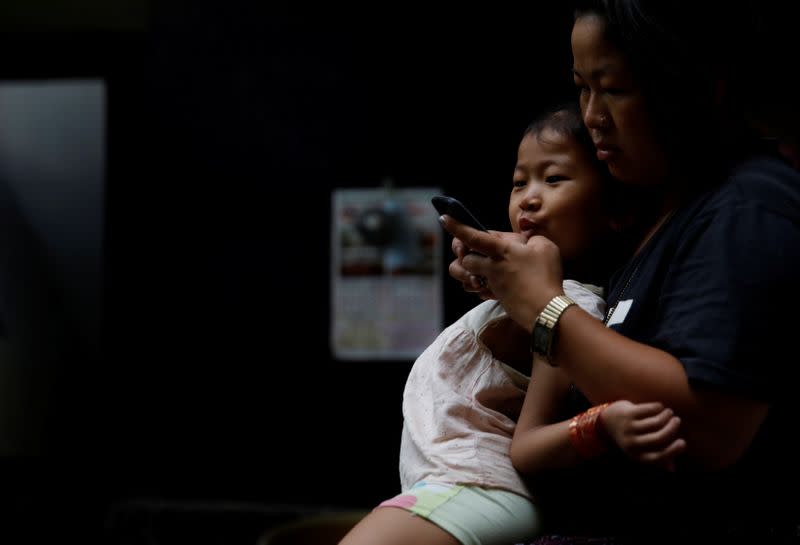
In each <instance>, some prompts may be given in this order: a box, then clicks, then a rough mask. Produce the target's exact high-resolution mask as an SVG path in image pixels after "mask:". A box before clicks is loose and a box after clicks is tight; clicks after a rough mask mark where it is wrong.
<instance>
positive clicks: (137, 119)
mask: <svg viewBox="0 0 800 545" xmlns="http://www.w3.org/2000/svg"><path fill="white" fill-rule="evenodd" d="M246 4H247V3H244V2H224V3H219V2H210V1H206V0H202V1H194V2H163V3H162V2H158V3H154V5H152V6H149V5H145V4H143V3H136V2H128V3H127V4H126V5H124V6H123V7H122V8H119V6H118V8H119V9H117V10H111V9H110V8H108V7H106V6H104V5H102V4H101V3H99V2H98V3H92V2H86V3H85V5H83V6H81V8H80V9H79V8H78V7H73V8H72V9H67V8H64V7H63V6H60V4H57V3H47V2H43V3H42V4H41V5H40V6H38V8H34V7H32V6H31V5H29V4H24V5H22V4H20V5H18V6H15V7H14V8H13V9H12V8H5V9H6V11H7V13H6V14H4V15H6V17H7V18H6V22H5V23H4V27H3V32H2V37H1V39H2V43H0V45H2V46H3V47H2V50H3V51H5V52H6V54H4V55H2V62H1V63H0V77H2V78H4V79H10V80H14V79H48V78H71V77H102V78H104V80H105V81H106V83H107V89H108V110H107V119H108V137H107V146H108V171H107V186H106V191H107V202H106V233H105V237H106V241H105V252H106V261H105V277H106V282H105V289H104V301H105V303H104V315H105V319H104V322H103V327H104V333H103V339H102V343H103V353H102V355H101V356H99V357H97V358H86V357H83V356H76V357H74V358H73V359H72V360H68V361H65V362H64V363H63V365H61V366H60V367H59V369H58V370H57V373H56V375H57V377H58V380H57V383H56V385H55V388H54V391H53V394H52V396H50V398H49V400H48V402H47V411H48V415H49V419H48V427H47V429H46V430H45V431H44V437H43V441H42V443H43V445H44V446H43V448H42V449H41V451H40V452H37V453H33V454H30V455H28V454H23V455H22V456H17V457H9V458H7V459H5V460H3V463H4V467H5V471H6V474H7V475H8V476H9V478H10V482H12V483H15V485H14V486H12V487H11V488H10V490H11V492H7V493H6V497H8V498H9V500H8V501H9V502H10V504H11V506H12V511H11V512H12V513H17V516H16V517H15V518H16V524H15V525H14V528H15V529H20V531H30V532H32V533H31V534H29V536H36V537H29V539H30V540H31V541H35V539H36V538H38V537H42V538H43V539H44V537H45V536H46V537H50V536H51V535H52V536H53V537H57V536H61V535H71V534H73V535H82V536H84V538H86V537H89V536H91V537H96V538H98V539H100V538H103V539H106V540H112V541H113V540H120V541H124V540H125V539H128V540H132V542H136V540H135V539H136V536H141V535H144V534H143V532H144V533H145V534H147V535H148V536H149V537H150V538H152V537H153V536H156V537H158V538H159V539H160V540H162V541H164V542H169V540H170V539H172V540H174V541H175V542H181V541H182V540H183V539H188V537H187V536H192V540H194V541H196V542H215V541H214V539H220V540H222V539H223V538H222V537H220V536H221V535H223V534H226V532H227V533H228V537H230V536H232V535H234V534H235V532H237V531H238V532H239V534H240V537H241V540H242V542H251V541H249V539H250V537H251V534H252V536H255V535H257V533H254V532H255V531H256V530H257V529H258V530H259V531H260V530H261V528H263V527H266V525H267V524H269V523H270V520H272V519H275V516H273V517H272V519H270V517H269V516H268V515H269V514H270V513H273V514H274V513H277V514H278V515H287V514H288V513H290V512H297V513H301V512H315V511H320V510H326V509H338V508H341V509H368V508H371V507H372V506H374V505H375V504H376V503H377V502H379V501H381V500H382V499H385V498H387V497H389V496H391V495H393V494H395V493H396V492H398V491H399V479H398V476H397V462H398V460H397V458H398V448H399V438H400V429H401V426H402V416H401V396H402V390H403V387H404V383H405V378H406V375H407V373H408V370H409V369H410V366H411V363H412V362H411V361H390V362H348V361H335V360H333V359H332V356H331V352H330V348H329V344H328V335H329V315H330V303H329V274H330V270H329V257H330V249H329V244H330V242H329V241H330V235H329V232H330V231H329V230H330V222H331V217H330V208H331V191H332V190H333V189H335V188H337V187H376V186H379V185H380V183H381V181H382V180H383V179H384V178H386V177H391V178H392V179H393V181H394V183H395V185H396V186H397V187H413V186H438V187H441V188H443V189H444V190H445V191H446V192H449V193H452V194H454V195H458V196H460V197H461V198H462V199H463V200H464V201H465V202H467V203H470V204H471V205H472V207H473V208H474V209H475V212H476V213H477V214H479V215H480V216H481V217H482V218H483V219H484V220H485V221H486V222H487V223H488V224H490V225H491V226H493V227H497V228H502V227H504V226H505V225H506V222H507V219H506V205H507V204H506V203H507V200H506V199H507V193H508V190H509V188H510V178H511V171H512V169H513V164H514V160H515V158H516V146H517V143H518V140H519V137H520V136H521V132H522V130H523V129H524V127H525V126H526V124H527V122H528V121H529V118H530V117H531V116H532V115H533V114H534V113H535V112H536V111H537V110H538V109H539V108H541V107H542V106H544V105H545V104H546V103H548V102H549V101H550V100H552V99H554V98H555V97H557V96H570V94H571V92H572V91H571V77H570V72H569V67H570V64H569V62H570V60H569V59H570V57H569V49H568V46H569V41H568V37H569V32H568V29H569V25H570V19H571V16H570V13H569V10H567V9H563V8H546V7H537V8H535V9H534V8H531V9H529V10H528V11H527V12H519V11H514V12H508V13H500V12H498V11H491V12H488V11H485V10H481V9H477V8H476V9H474V10H463V9H459V10H457V11H452V12H445V11H441V12H432V11H431V10H430V9H419V8H412V7H407V6H389V7H386V8H384V7H382V8H381V9H380V11H378V10H377V9H366V10H359V11H350V12H346V11H340V10H336V11H333V10H330V9H328V10H322V11H316V10H309V11H305V10H300V9H296V10H293V9H281V8H275V7H254V6H248V5H246ZM11 52H13V54H10V53H11ZM432 213H433V209H432ZM446 253H447V255H446V258H447V261H448V262H449V250H448V251H447V252H446ZM442 282H443V285H444V289H445V305H446V307H445V318H446V322H448V323H449V322H451V321H452V320H453V319H455V318H456V317H457V316H458V315H460V314H461V313H462V312H464V311H465V310H466V309H468V308H469V307H470V306H472V305H473V304H475V302H476V300H474V299H472V298H470V297H468V296H467V295H466V294H464V293H463V292H462V291H461V289H460V288H459V287H458V286H457V285H455V283H454V282H453V283H451V282H450V281H449V280H445V279H442ZM158 502H162V504H159V503H158ZM163 502H167V503H163ZM154 504H159V505H161V507H160V508H155V507H153V505H154ZM165 505H166V506H167V507H164V506H165ZM231 505H233V506H234V507H233V508H231ZM203 506H204V507H203ZM224 506H227V507H224ZM235 506H238V511H239V512H240V514H241V512H245V514H247V513H250V518H247V519H246V520H244V519H242V518H241V517H239V519H236V517H235V516H234V515H232V514H231V513H232V512H233V511H236V510H237V508H236V507H235ZM226 509H227V511H225V513H227V514H224V515H221V514H220V513H221V512H222V511H224V510H226ZM126 510H127V511H126ZM154 510H157V511H158V512H159V513H160V514H159V517H158V518H157V520H156V522H155V523H154V522H153V520H154V516H153V515H152V511H154ZM120 513H122V514H120ZM142 513H145V514H144V515H143V514H142ZM165 513H166V514H165ZM215 517H216V519H215ZM223 518H224V520H225V522H224V523H223V522H220V523H218V524H217V526H215V527H214V528H215V530H214V532H209V531H208V528H209V525H210V524H212V521H213V520H222V519H223ZM41 520H52V524H50V525H44V526H43V525H41V524H38V522H39V521H41ZM142 521H144V522H142ZM142 525H147V526H148V528H146V529H142V528H141V526H142ZM154 525H155V528H154V527H153V526H154ZM220 525H227V526H225V528H224V529H220V528H221V526H220ZM56 528H57V530H56ZM243 528H247V531H248V532H251V534H246V537H245V536H242V535H241V534H243V533H246V532H245V531H244V530H243ZM132 536H133V537H132ZM211 536H215V537H211Z"/></svg>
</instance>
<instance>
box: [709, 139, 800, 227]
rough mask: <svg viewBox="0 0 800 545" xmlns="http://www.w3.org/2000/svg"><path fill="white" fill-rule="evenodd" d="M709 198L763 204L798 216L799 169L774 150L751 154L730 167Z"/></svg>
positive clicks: (799, 212) (716, 202)
mask: <svg viewBox="0 0 800 545" xmlns="http://www.w3.org/2000/svg"><path fill="white" fill-rule="evenodd" d="M713 202H714V204H717V205H731V204H733V205H742V204H744V205H751V206H759V207H765V208H767V209H771V210H773V211H774V212H776V213H779V214H781V215H784V216H789V217H792V218H794V219H800V172H799V171H798V170H796V169H795V168H794V167H793V166H792V165H790V164H789V163H788V162H787V161H786V160H785V159H783V158H782V157H781V156H779V155H778V154H777V153H769V152H761V153H756V154H752V155H750V156H749V157H747V158H746V159H744V160H742V161H741V162H739V163H738V164H737V165H736V166H735V167H734V168H733V169H732V170H731V173H730V176H729V177H728V181H727V183H726V184H724V185H723V186H722V187H721V188H720V190H719V192H718V194H717V195H716V196H715V198H714V199H713Z"/></svg>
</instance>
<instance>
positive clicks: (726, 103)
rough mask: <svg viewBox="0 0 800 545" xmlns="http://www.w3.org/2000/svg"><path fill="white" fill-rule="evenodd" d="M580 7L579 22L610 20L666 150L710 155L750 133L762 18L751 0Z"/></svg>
mask: <svg viewBox="0 0 800 545" xmlns="http://www.w3.org/2000/svg"><path fill="white" fill-rule="evenodd" d="M574 7H575V10H574V16H575V19H577V18H579V17H582V16H585V15H592V14H593V15H597V16H599V17H600V18H602V19H603V20H604V22H605V36H606V39H608V40H609V42H611V43H612V44H614V45H615V46H617V47H618V48H619V49H620V51H621V52H622V53H623V54H624V55H625V57H626V59H627V61H628V62H629V63H630V66H631V69H632V72H633V76H634V78H635V80H636V82H637V83H638V84H639V85H640V86H641V88H642V92H643V94H644V97H645V100H646V103H647V105H648V108H649V109H650V111H651V115H652V116H653V119H654V122H655V123H654V124H655V127H656V129H657V130H658V134H659V135H660V137H661V139H662V142H663V144H664V145H666V146H667V147H668V149H670V150H673V151H674V150H676V149H680V150H684V151H686V150H692V149H702V150H704V153H708V152H709V151H712V152H713V150H709V146H713V145H714V144H715V143H719V144H720V147H722V146H726V145H728V144H724V143H723V142H725V141H727V142H730V139H731V137H732V136H734V135H735V136H734V137H737V138H738V137H739V136H743V135H744V133H745V131H744V130H743V128H744V125H745V112H746V103H747V96H748V94H749V93H748V87H749V86H750V85H752V84H750V83H748V80H747V77H748V76H750V72H749V70H750V69H751V68H752V67H753V66H754V60H755V59H754V53H753V51H755V48H754V45H755V38H756V35H757V30H758V21H759V17H758V11H757V9H756V8H755V5H754V3H753V2H752V1H751V0H726V1H722V0H701V1H691V2H690V1H688V0H574ZM701 144H702V145H701Z"/></svg>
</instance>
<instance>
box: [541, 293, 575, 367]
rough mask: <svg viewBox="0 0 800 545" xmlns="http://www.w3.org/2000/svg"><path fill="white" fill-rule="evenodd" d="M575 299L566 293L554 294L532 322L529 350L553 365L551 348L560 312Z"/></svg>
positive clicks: (554, 341)
mask: <svg viewBox="0 0 800 545" xmlns="http://www.w3.org/2000/svg"><path fill="white" fill-rule="evenodd" d="M575 304H577V303H575V301H573V300H572V299H570V298H569V297H567V296H566V295H556V296H555V297H553V298H552V299H550V302H549V303H547V305H546V306H545V307H544V310H542V313H541V314H539V316H538V317H537V318H536V321H535V322H533V332H531V352H533V353H535V354H538V355H539V356H541V357H542V358H544V360H545V361H546V362H547V363H549V364H550V365H552V366H553V367H555V366H556V365H555V364H554V363H553V348H554V347H555V344H556V326H557V325H558V320H559V318H561V314H562V313H563V312H564V311H565V310H566V309H567V307H569V306H570V305H575Z"/></svg>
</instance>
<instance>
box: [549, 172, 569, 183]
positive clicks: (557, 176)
mask: <svg viewBox="0 0 800 545" xmlns="http://www.w3.org/2000/svg"><path fill="white" fill-rule="evenodd" d="M566 179H567V177H566V176H561V175H560V174H554V175H552V176H547V177H546V178H545V179H544V182H545V183H546V184H557V183H558V182H563V181H564V180H566Z"/></svg>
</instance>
